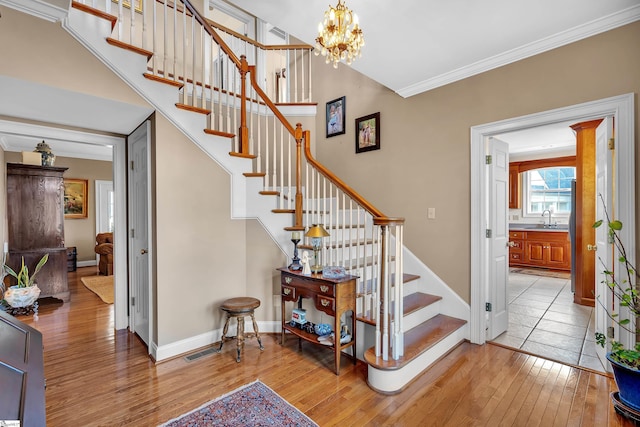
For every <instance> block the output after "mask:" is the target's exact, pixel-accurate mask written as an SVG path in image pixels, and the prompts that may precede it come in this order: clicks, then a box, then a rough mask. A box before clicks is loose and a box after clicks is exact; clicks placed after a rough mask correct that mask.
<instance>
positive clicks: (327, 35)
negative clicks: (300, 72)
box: [315, 0, 364, 68]
mask: <svg viewBox="0 0 640 427" xmlns="http://www.w3.org/2000/svg"><path fill="white" fill-rule="evenodd" d="M362 46H364V37H363V35H362V29H361V28H360V26H359V24H358V16H357V15H356V14H355V13H353V12H352V11H351V9H348V8H347V7H346V6H345V5H344V3H343V1H342V0H338V4H337V5H336V7H332V6H331V5H329V9H328V10H327V11H326V12H325V13H324V22H321V23H319V24H318V37H317V38H316V50H315V54H316V56H317V55H319V54H320V53H322V56H324V57H326V60H325V62H326V63H327V64H329V63H331V62H333V68H338V63H339V62H340V61H341V60H345V61H346V63H347V65H351V62H353V61H354V60H355V59H356V58H359V57H360V56H361V55H362V52H361V51H360V48H362Z"/></svg>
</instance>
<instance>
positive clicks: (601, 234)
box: [583, 117, 618, 366]
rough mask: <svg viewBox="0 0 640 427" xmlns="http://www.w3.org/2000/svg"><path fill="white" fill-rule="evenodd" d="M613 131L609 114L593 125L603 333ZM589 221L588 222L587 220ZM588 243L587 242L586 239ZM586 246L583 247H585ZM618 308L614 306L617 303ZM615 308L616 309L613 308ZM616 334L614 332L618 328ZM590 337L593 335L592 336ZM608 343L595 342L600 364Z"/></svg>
mask: <svg viewBox="0 0 640 427" xmlns="http://www.w3.org/2000/svg"><path fill="white" fill-rule="evenodd" d="M612 135H613V119H612V118H611V117H605V118H604V120H602V123H600V125H599V126H598V128H597V129H596V197H597V200H596V220H599V219H602V220H604V221H605V224H603V225H601V226H600V227H598V228H596V242H595V243H596V269H595V270H596V273H595V274H596V279H595V285H596V286H595V288H596V295H595V297H596V305H595V321H596V324H595V330H596V332H599V333H602V334H605V336H607V332H608V329H607V328H608V327H609V326H611V322H610V320H609V317H608V316H607V315H606V313H605V310H604V307H607V308H608V309H609V310H611V309H612V306H611V304H612V303H613V298H612V295H611V290H610V289H609V288H608V287H607V285H606V283H603V281H606V277H605V275H604V274H603V273H602V271H603V269H604V266H611V260H612V255H611V245H610V244H609V243H608V242H607V240H608V239H607V236H608V233H607V230H608V227H607V225H606V218H605V212H604V205H603V202H604V203H605V204H606V206H607V212H608V214H609V218H610V219H611V220H614V219H615V218H616V217H615V215H616V212H615V211H614V210H613V197H614V194H613V190H612V188H611V187H610V186H611V184H612V183H613V182H615V180H614V179H613V178H614V177H613V176H609V175H610V174H612V173H613V168H612V167H611V165H612V153H613V152H612V151H611V150H609V149H608V147H609V144H608V142H609V139H610V138H611V137H612ZM587 225H588V224H587ZM587 243H589V242H587ZM585 249H586V248H583V250H585ZM616 309H617V307H616ZM616 312H617V310H616ZM615 332H616V336H617V332H618V331H615ZM591 338H592V339H593V337H591ZM609 349H610V346H609V345H607V346H606V347H605V348H602V347H601V346H599V345H596V353H597V355H598V358H599V359H600V361H601V362H602V364H603V366H607V365H608V362H607V359H606V357H605V355H606V353H607V351H609Z"/></svg>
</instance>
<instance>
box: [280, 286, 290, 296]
mask: <svg viewBox="0 0 640 427" xmlns="http://www.w3.org/2000/svg"><path fill="white" fill-rule="evenodd" d="M282 293H283V294H285V295H289V294H290V293H291V289H289V288H284V289H282Z"/></svg>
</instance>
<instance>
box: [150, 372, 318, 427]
mask: <svg viewBox="0 0 640 427" xmlns="http://www.w3.org/2000/svg"><path fill="white" fill-rule="evenodd" d="M206 426H226V427H236V426H238V427H239V426H243V427H244V426H272V427H279V426H315V427H318V425H317V424H316V423H314V422H313V421H312V420H311V418H309V417H307V416H306V415H305V414H303V413H302V412H300V411H299V410H298V409H297V408H296V407H295V406H293V405H291V404H290V403H289V402H287V401H286V400H284V399H283V398H282V397H280V396H279V395H278V394H277V393H276V392H275V391H273V390H271V389H270V388H269V387H267V386H266V385H264V384H263V383H261V382H260V381H258V380H256V381H254V382H252V383H250V384H247V385H244V386H242V387H240V388H238V389H236V390H234V391H232V392H230V393H228V394H225V395H224V396H221V397H219V398H217V399H216V400H212V401H211V402H207V403H205V404H204V405H202V406H201V407H199V408H197V409H195V410H193V411H191V412H189V413H187V414H184V415H182V416H180V417H178V418H174V419H173V420H170V421H167V422H166V423H164V424H162V425H161V426H159V427H206Z"/></svg>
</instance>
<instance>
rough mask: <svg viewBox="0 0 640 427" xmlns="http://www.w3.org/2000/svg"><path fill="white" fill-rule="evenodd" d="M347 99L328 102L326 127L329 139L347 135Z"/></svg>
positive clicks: (342, 98)
mask: <svg viewBox="0 0 640 427" xmlns="http://www.w3.org/2000/svg"><path fill="white" fill-rule="evenodd" d="M345 103H346V97H344V96H343V97H341V98H338V99H334V100H333V101H329V102H327V115H326V118H327V119H326V120H327V121H326V127H327V138H331V137H332V136H336V135H342V134H344V133H345V126H344V122H345V111H346V109H347V106H346V104H345Z"/></svg>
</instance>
